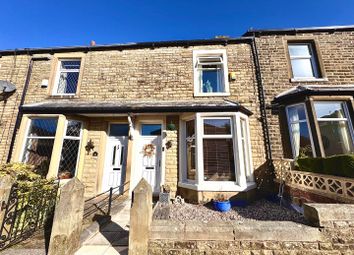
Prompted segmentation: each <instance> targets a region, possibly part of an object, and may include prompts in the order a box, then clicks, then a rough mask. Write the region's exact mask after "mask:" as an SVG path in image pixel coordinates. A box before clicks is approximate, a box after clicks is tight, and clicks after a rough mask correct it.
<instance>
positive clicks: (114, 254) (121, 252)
mask: <svg viewBox="0 0 354 255" xmlns="http://www.w3.org/2000/svg"><path fill="white" fill-rule="evenodd" d="M123 203H124V207H123V209H122V210H120V211H119V212H118V213H116V214H115V215H112V218H111V222H109V223H108V224H105V225H104V226H102V227H100V229H99V232H98V233H96V234H95V235H94V236H92V237H91V238H90V239H88V240H86V241H85V242H84V243H83V245H82V247H81V248H80V249H79V250H78V251H77V252H76V253H75V255H91V254H92V255H125V254H128V240H129V218H130V204H131V201H130V200H126V201H125V202H123Z"/></svg>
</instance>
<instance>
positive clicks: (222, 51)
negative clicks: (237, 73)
mask: <svg viewBox="0 0 354 255" xmlns="http://www.w3.org/2000/svg"><path fill="white" fill-rule="evenodd" d="M201 55H203V56H208V55H210V56H215V55H219V56H222V58H223V69H224V70H223V75H224V77H223V78H224V88H225V92H213V93H203V92H202V91H199V89H200V80H199V76H198V72H197V70H196V64H197V60H198V57H199V56H201ZM193 76H194V96H195V97H203V96H213V97H215V96H222V97H225V96H230V87H229V79H228V66H227V54H226V50H225V49H216V50H193Z"/></svg>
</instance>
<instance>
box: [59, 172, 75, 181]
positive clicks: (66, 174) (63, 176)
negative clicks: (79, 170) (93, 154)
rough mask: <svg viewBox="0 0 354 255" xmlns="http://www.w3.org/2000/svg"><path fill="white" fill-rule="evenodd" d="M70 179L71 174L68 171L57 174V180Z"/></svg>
mask: <svg viewBox="0 0 354 255" xmlns="http://www.w3.org/2000/svg"><path fill="white" fill-rule="evenodd" d="M71 177H72V176H71V172H69V171H62V172H60V173H59V174H58V178H59V179H70V178H71Z"/></svg>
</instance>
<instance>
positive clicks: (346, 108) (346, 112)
mask: <svg viewBox="0 0 354 255" xmlns="http://www.w3.org/2000/svg"><path fill="white" fill-rule="evenodd" d="M331 103H332V104H333V103H340V104H342V105H343V111H344V115H345V117H346V118H318V117H317V113H316V109H315V104H331ZM313 105H314V113H315V118H316V121H317V123H319V122H321V121H346V122H347V125H348V129H349V133H350V136H351V138H352V141H354V130H353V125H352V120H351V118H350V114H349V110H348V106H347V104H346V102H345V101H344V100H343V101H341V100H335V101H330V100H315V101H313ZM318 132H319V133H320V134H321V130H320V129H318ZM320 143H321V144H322V145H323V141H322V138H321V140H320ZM323 154H324V155H323V156H324V157H325V156H326V154H325V151H324V150H323Z"/></svg>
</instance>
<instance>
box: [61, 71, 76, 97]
mask: <svg viewBox="0 0 354 255" xmlns="http://www.w3.org/2000/svg"><path fill="white" fill-rule="evenodd" d="M78 80H79V72H69V73H67V72H62V73H60V77H59V84H58V93H60V94H75V93H76V87H77V82H78Z"/></svg>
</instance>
